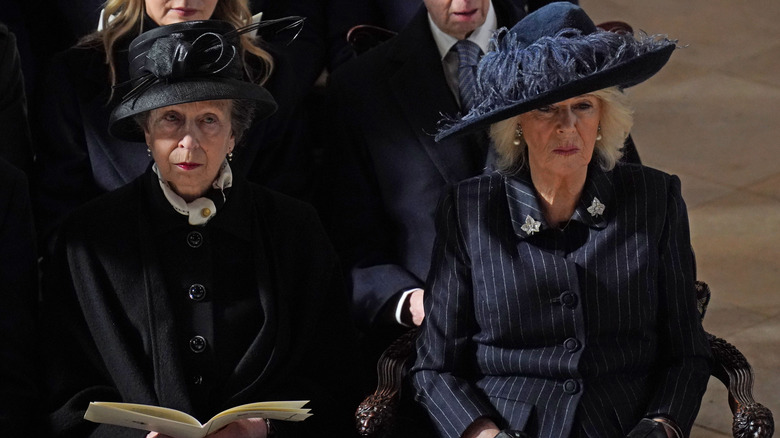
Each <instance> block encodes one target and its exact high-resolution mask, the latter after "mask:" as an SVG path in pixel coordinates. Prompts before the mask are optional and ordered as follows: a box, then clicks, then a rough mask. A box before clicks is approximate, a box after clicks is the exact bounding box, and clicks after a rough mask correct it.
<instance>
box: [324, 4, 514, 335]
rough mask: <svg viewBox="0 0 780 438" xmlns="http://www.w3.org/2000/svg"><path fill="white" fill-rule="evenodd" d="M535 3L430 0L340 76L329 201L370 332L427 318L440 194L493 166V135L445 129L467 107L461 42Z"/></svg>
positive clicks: (507, 22) (481, 39)
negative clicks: (445, 120) (447, 118)
mask: <svg viewBox="0 0 780 438" xmlns="http://www.w3.org/2000/svg"><path fill="white" fill-rule="evenodd" d="M525 14H526V11H525V4H524V2H522V1H521V2H518V1H514V2H511V1H508V0H492V1H491V0H425V2H424V5H423V6H422V7H420V9H419V10H418V12H417V14H416V15H415V16H414V18H412V20H411V21H410V22H409V24H408V25H407V26H406V27H405V28H404V29H403V30H402V31H401V32H400V33H399V34H398V35H397V36H396V37H394V38H393V39H391V40H390V41H388V42H387V43H385V44H382V45H380V46H378V47H376V48H374V49H372V50H370V51H368V52H367V53H365V54H363V55H361V56H360V57H358V58H357V59H355V60H353V61H351V62H350V63H347V64H345V65H344V66H343V67H341V68H340V69H338V70H336V71H335V72H334V74H333V75H332V76H331V80H330V83H329V102H330V103H329V106H328V108H329V109H330V110H331V114H330V116H331V117H332V119H331V122H330V125H329V126H331V132H329V133H328V134H327V135H328V136H329V140H330V141H331V144H330V148H329V150H328V159H330V160H331V163H332V164H331V165H330V166H327V169H328V172H330V173H331V175H330V176H331V177H332V178H330V179H328V180H327V181H328V182H327V183H326V187H325V188H324V190H325V191H326V192H327V194H328V195H326V196H325V198H324V199H325V202H326V203H327V206H326V207H323V208H325V211H326V214H325V216H326V217H328V218H329V219H330V222H331V225H332V226H333V229H334V231H333V233H332V236H333V239H334V242H335V243H336V246H337V248H339V249H340V251H341V254H342V258H343V262H344V264H345V266H346V268H347V269H348V270H349V274H350V275H349V276H348V278H349V279H350V280H351V293H352V307H353V315H354V317H355V318H356V321H357V323H358V325H359V326H360V327H361V328H362V329H363V330H364V331H366V332H369V333H377V332H382V333H385V334H386V335H387V337H388V339H391V338H393V337H394V336H397V335H398V334H399V333H400V329H403V327H404V326H406V327H411V326H416V325H419V324H420V323H421V322H422V319H423V311H422V294H423V288H424V282H425V278H426V276H427V274H428V268H429V265H430V255H431V251H432V247H433V240H434V236H435V230H434V211H435V208H436V204H437V202H438V200H439V197H440V195H441V193H442V192H443V190H444V188H445V187H446V186H447V185H449V184H453V183H456V182H458V181H461V180H463V179H466V178H469V177H472V176H475V175H478V174H480V173H481V172H482V171H483V169H484V168H485V165H486V160H487V149H488V147H487V139H486V138H485V136H484V135H472V136H464V137H461V138H456V139H452V140H449V141H446V142H443V143H439V144H437V143H436V142H434V138H433V134H435V133H436V131H437V123H438V121H439V120H440V119H441V117H442V114H448V115H452V116H454V115H456V114H458V113H459V112H465V111H464V108H463V107H462V105H461V104H462V102H461V98H460V95H459V94H460V93H459V83H458V82H459V73H458V63H459V56H458V53H457V51H456V49H455V48H454V47H455V45H456V43H457V42H458V41H460V40H464V39H468V40H470V41H472V42H474V43H476V44H477V45H478V46H479V48H480V49H481V51H482V52H483V53H484V52H485V51H487V48H488V44H489V40H490V37H491V36H492V33H493V31H494V30H495V29H496V28H500V27H502V26H507V27H511V26H512V25H513V24H514V23H515V22H517V21H518V20H519V19H520V18H522V17H523V16H524V15H525ZM382 344H383V343H382V342H379V345H377V348H382V347H383V346H386V344H385V345H382Z"/></svg>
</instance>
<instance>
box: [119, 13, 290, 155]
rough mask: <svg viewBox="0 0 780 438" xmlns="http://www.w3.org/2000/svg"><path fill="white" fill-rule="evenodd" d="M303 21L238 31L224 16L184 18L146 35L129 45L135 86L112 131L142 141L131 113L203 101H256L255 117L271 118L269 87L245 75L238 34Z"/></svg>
mask: <svg viewBox="0 0 780 438" xmlns="http://www.w3.org/2000/svg"><path fill="white" fill-rule="evenodd" d="M302 22H303V19H302V18H300V17H288V18H284V19H280V20H273V21H267V22H260V23H257V24H254V25H250V26H247V27H244V28H241V29H236V28H234V27H233V25H231V24H230V23H228V22H225V21H220V20H201V21H185V22H181V23H175V24H170V25H167V26H160V27H158V28H155V29H152V30H149V31H148V32H144V33H142V34H141V35H139V36H138V37H136V38H135V39H134V40H133V41H132V42H131V43H130V47H129V49H128V51H129V54H128V57H129V61H130V87H131V88H132V89H131V90H130V91H129V92H128V93H127V94H125V95H124V97H123V98H122V101H121V103H120V104H119V105H118V106H117V107H116V108H115V109H114V111H113V112H112V113H111V118H110V120H109V132H110V133H111V135H113V136H114V137H116V138H119V139H122V140H128V141H144V138H143V132H142V131H141V130H140V128H139V127H138V126H137V125H136V124H135V121H134V120H133V116H135V115H137V114H140V113H143V112H145V111H150V110H153V109H157V108H162V107H166V106H171V105H178V104H182V103H190V102H198V101H204V100H217V99H247V100H252V101H254V102H255V103H256V113H255V117H257V118H265V117H268V116H270V115H271V114H273V113H274V111H276V108H277V105H276V101H275V100H274V98H273V97H272V96H271V94H270V93H269V92H268V91H267V90H266V89H265V88H263V87H262V86H260V85H258V84H254V83H252V82H249V81H248V80H246V79H245V71H244V63H243V60H242V56H241V49H240V35H241V34H242V33H245V32H250V31H252V30H258V32H262V31H263V30H266V31H274V32H278V31H280V30H287V29H291V28H295V27H298V28H299V27H300V25H301V23H302ZM293 38H294V37H293Z"/></svg>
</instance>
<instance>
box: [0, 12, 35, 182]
mask: <svg viewBox="0 0 780 438" xmlns="http://www.w3.org/2000/svg"><path fill="white" fill-rule="evenodd" d="M0 132H2V133H3V140H2V142H0V157H1V158H4V159H6V160H8V161H9V162H10V163H11V164H13V165H15V166H16V167H18V168H20V169H22V170H24V171H25V172H29V171H30V170H31V169H32V162H33V151H32V141H31V140H30V127H29V124H28V123H27V99H26V97H25V91H24V78H23V77H22V65H21V60H20V59H19V51H18V50H17V48H16V38H15V37H14V34H12V33H10V32H9V31H8V28H7V27H6V26H5V25H4V24H2V23H0Z"/></svg>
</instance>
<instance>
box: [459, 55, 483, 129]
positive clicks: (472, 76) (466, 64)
mask: <svg viewBox="0 0 780 438" xmlns="http://www.w3.org/2000/svg"><path fill="white" fill-rule="evenodd" d="M455 48H456V49H457V50H458V91H459V92H460V109H461V113H463V114H466V113H468V112H469V110H470V109H471V108H473V107H474V104H475V103H476V102H474V98H475V92H474V86H475V84H476V76H477V75H476V70H477V64H478V63H479V58H480V56H482V49H480V48H479V46H478V45H477V44H476V43H474V42H472V41H469V40H460V41H458V42H457V43H456V44H455Z"/></svg>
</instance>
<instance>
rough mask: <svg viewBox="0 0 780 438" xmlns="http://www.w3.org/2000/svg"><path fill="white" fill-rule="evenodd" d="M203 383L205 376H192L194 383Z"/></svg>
mask: <svg viewBox="0 0 780 438" xmlns="http://www.w3.org/2000/svg"><path fill="white" fill-rule="evenodd" d="M202 383H203V376H201V375H197V376H193V377H192V384H193V385H200V384H202Z"/></svg>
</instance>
